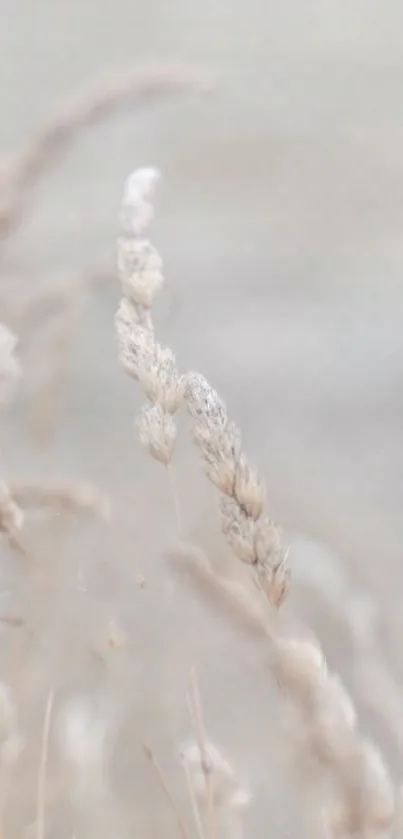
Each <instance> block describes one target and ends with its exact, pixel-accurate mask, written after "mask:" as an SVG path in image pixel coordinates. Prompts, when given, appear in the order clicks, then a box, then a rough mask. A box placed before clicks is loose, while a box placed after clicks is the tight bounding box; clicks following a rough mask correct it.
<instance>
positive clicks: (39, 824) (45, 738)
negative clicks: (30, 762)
mask: <svg viewBox="0 0 403 839" xmlns="http://www.w3.org/2000/svg"><path fill="white" fill-rule="evenodd" d="M53 699H54V691H53V690H51V691H50V693H49V695H48V699H47V703H46V710H45V719H44V723H43V732H42V745H41V759H40V763H39V775H38V791H37V803H36V839H44V835H45V791H46V766H47V762H48V752H49V734H50V723H51V718H52V709H53Z"/></svg>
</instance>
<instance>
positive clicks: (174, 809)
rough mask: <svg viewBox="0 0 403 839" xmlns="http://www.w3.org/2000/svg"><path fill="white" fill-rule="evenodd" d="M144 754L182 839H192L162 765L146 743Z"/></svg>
mask: <svg viewBox="0 0 403 839" xmlns="http://www.w3.org/2000/svg"><path fill="white" fill-rule="evenodd" d="M143 753H144V756H145V757H146V758H147V760H148V762H149V763H150V764H151V766H152V767H153V769H154V772H155V775H156V778H157V780H158V783H159V785H160V787H161V790H162V792H163V793H164V795H165V798H166V799H167V801H168V804H169V806H170V808H171V810H172V812H173V814H174V816H175V819H176V822H177V825H178V827H179V831H180V834H181V837H182V839H190V836H189V833H188V830H187V828H186V825H185V823H184V821H183V818H182V814H181V812H180V809H179V807H178V804H177V803H176V801H175V799H174V797H173V795H172V793H171V790H170V789H169V786H168V783H167V781H166V778H165V775H164V773H163V771H162V768H161V766H160V764H159V763H158V761H157V759H156V757H155V755H154V753H153V751H152V749H150V746H148V745H146V744H145V743H143Z"/></svg>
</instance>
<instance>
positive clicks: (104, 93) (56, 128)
mask: <svg viewBox="0 0 403 839" xmlns="http://www.w3.org/2000/svg"><path fill="white" fill-rule="evenodd" d="M210 84H211V81H210V79H209V78H208V76H207V75H206V73H203V72H201V71H198V70H194V69H192V68H190V67H186V66H181V65H178V64H169V63H167V64H162V65H161V66H150V67H135V68H134V69H129V70H127V71H126V72H125V73H123V74H122V75H120V76H116V77H115V78H112V79H106V80H105V81H101V82H100V83H98V84H96V85H94V86H92V87H91V88H90V89H89V90H86V91H84V92H83V93H81V94H79V95H78V96H76V97H75V99H73V100H72V101H71V102H69V103H67V105H65V106H64V107H63V108H62V110H61V111H60V113H58V114H56V116H55V117H53V118H52V119H50V120H49V122H48V123H47V124H45V125H44V126H43V128H42V129H41V130H40V131H39V133H38V135H37V137H36V138H35V139H34V140H33V141H32V143H31V145H30V147H29V148H28V149H27V150H26V151H25V152H23V153H20V154H17V155H15V156H14V157H11V158H10V159H9V161H7V160H6V161H5V163H4V166H3V170H2V172H1V179H0V195H1V205H0V235H2V236H5V235H6V234H9V233H11V232H12V231H14V230H16V228H17V227H18V226H19V224H20V222H21V220H22V218H23V216H24V214H25V212H26V210H27V208H28V206H29V199H30V196H31V193H32V191H33V189H34V187H35V185H36V183H37V182H38V180H39V179H40V178H41V177H42V176H43V175H44V174H45V173H46V172H47V170H48V169H49V167H50V166H51V165H52V164H53V163H54V161H55V160H57V159H58V158H59V157H60V155H61V154H62V153H64V152H65V151H66V149H68V147H69V146H70V144H71V142H72V141H73V140H74V139H75V138H76V136H77V134H78V133H79V132H80V131H81V130H83V129H85V128H87V127H89V126H90V125H94V124H96V123H98V122H99V121H100V120H103V119H105V118H106V117H108V116H109V115H110V114H111V113H113V112H114V111H115V110H117V109H118V108H120V107H122V106H125V105H126V104H131V103H132V102H142V101H150V100H152V99H154V98H156V97H159V96H164V95H171V94H177V93H181V92H186V91H188V90H195V89H196V90H200V91H204V90H208V89H209V87H210Z"/></svg>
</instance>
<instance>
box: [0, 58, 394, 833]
mask: <svg viewBox="0 0 403 839" xmlns="http://www.w3.org/2000/svg"><path fill="white" fill-rule="evenodd" d="M200 84H201V80H200V77H199V76H198V75H197V76H196V77H195V78H191V77H189V74H187V73H186V74H184V73H183V71H181V70H180V69H179V70H177V69H172V68H171V69H169V68H168V69H167V68H164V69H163V70H161V71H160V70H157V71H145V72H143V73H140V74H139V73H137V72H136V73H134V74H133V75H129V76H127V77H125V78H124V79H123V80H122V81H121V82H118V83H117V84H115V85H111V86H110V87H103V88H102V89H101V90H99V91H98V90H96V91H93V92H91V93H90V95H89V96H85V97H83V98H78V99H77V101H76V102H74V103H72V104H71V105H70V106H69V107H68V108H66V110H65V111H64V112H62V113H61V114H60V115H59V116H58V117H57V118H56V119H55V120H52V121H51V122H50V123H49V125H47V126H45V128H44V129H43V130H42V131H41V132H40V133H39V135H38V137H37V139H36V141H35V142H34V143H33V144H32V146H31V147H30V148H29V149H28V151H27V152H26V153H24V154H22V155H18V156H17V157H16V158H15V159H14V158H11V159H10V160H8V161H7V160H6V161H5V164H4V167H3V169H2V177H1V181H0V195H1V199H2V203H1V213H0V236H1V244H5V243H6V240H7V238H8V237H10V236H11V235H15V233H16V231H17V230H18V228H19V225H20V223H21V221H22V219H23V217H24V215H25V213H26V211H27V209H28V208H29V205H30V200H31V197H32V192H33V188H34V186H35V184H36V182H37V181H38V179H39V178H40V177H41V176H42V174H43V173H44V172H45V171H46V170H47V168H48V165H49V163H51V162H53V159H54V158H56V157H57V156H59V155H60V153H61V152H63V151H64V150H65V148H66V147H67V146H68V144H69V142H70V141H71V139H72V138H73V136H75V134H76V132H77V131H78V130H79V129H81V128H83V127H86V126H87V125H89V124H91V123H93V122H95V121H97V120H98V119H100V118H101V117H104V116H105V115H106V114H107V113H109V112H110V111H111V110H112V109H114V108H115V107H116V106H118V105H120V104H121V103H124V102H126V101H131V100H132V99H137V98H149V97H150V96H154V95H156V94H160V93H165V92H176V91H178V90H181V89H183V88H185V89H186V88H188V87H194V86H196V87H198V86H200ZM158 177H159V174H158V172H157V170H155V169H153V168H144V169H139V170H136V171H135V172H134V173H133V174H132V175H131V176H130V177H129V178H128V180H127V182H126V185H125V191H124V197H123V204H122V209H121V214H120V219H119V237H118V248H117V258H118V276H119V280H120V283H121V292H122V299H121V302H120V305H119V308H118V311H117V314H116V333H117V340H118V350H119V359H120V362H121V364H122V366H123V368H124V370H125V372H126V373H127V374H128V375H129V376H130V377H131V378H132V379H134V380H135V381H136V382H138V384H139V386H140V387H141V389H142V391H143V393H144V400H145V401H144V405H143V407H142V408H141V410H140V412H139V415H138V416H137V418H136V422H135V425H136V432H137V437H138V440H139V442H140V444H141V445H142V446H143V447H144V448H145V449H146V450H147V451H148V452H149V453H150V455H151V456H152V457H153V458H154V459H156V460H157V461H159V462H160V463H161V464H162V466H163V467H164V469H165V470H166V473H167V476H168V482H167V487H170V491H171V493H172V497H173V500H174V508H175V511H176V528H177V540H178V550H179V551H180V552H181V553H182V554H183V555H184V556H186V557H187V559H188V564H189V567H190V568H191V569H192V570H193V571H194V577H193V578H194V580H195V584H196V585H198V583H199V581H200V578H201V577H203V578H204V580H205V581H207V582H208V584H209V585H211V587H212V588H214V590H215V591H216V592H217V593H218V595H219V597H222V599H223V602H224V601H225V600H226V601H229V602H230V603H232V605H233V606H234V614H235V615H236V616H238V617H240V618H241V619H246V620H248V621H251V622H252V623H254V624H255V625H256V627H257V628H258V629H259V632H261V634H262V636H263V637H264V639H265V643H266V647H267V659H268V661H269V663H270V668H271V672H272V675H273V677H274V681H275V683H276V684H277V685H278V690H279V691H280V693H281V696H282V699H283V703H282V704H283V707H284V713H287V714H290V716H291V719H292V725H291V726H290V730H289V734H290V737H291V743H292V745H293V747H295V754H296V755H297V754H298V760H299V761H301V760H302V765H303V770H304V776H305V783H306V789H307V792H306V794H307V796H308V794H309V795H311V793H312V799H311V797H310V799H309V800H312V801H313V802H314V803H313V805H312V806H313V809H314V815H313V821H312V831H315V833H316V835H318V836H326V837H349V836H360V837H365V839H367V838H368V837H370V836H377V835H392V834H393V835H396V836H397V835H398V833H399V829H400V828H399V809H400V804H399V802H400V789H399V779H393V778H392V776H391V773H390V772H389V770H388V768H387V766H386V763H385V761H384V759H383V757H382V755H381V753H380V751H379V749H378V748H377V746H376V744H375V743H374V742H373V741H372V740H371V739H370V738H369V737H367V736H366V734H365V733H364V732H363V731H362V730H361V728H360V726H359V723H358V719H357V712H356V709H355V707H354V703H353V701H352V699H351V697H350V695H349V692H348V691H347V689H346V687H345V686H344V684H343V683H342V681H341V680H340V679H339V677H338V676H337V675H336V674H335V673H333V672H332V670H331V669H330V668H329V667H328V665H327V663H326V660H325V657H324V654H323V652H322V649H321V646H320V644H319V642H318V641H317V640H316V639H314V638H313V637H312V636H311V635H308V633H307V632H306V633H304V632H302V631H297V630H296V629H295V622H294V621H293V619H292V614H291V611H290V610H288V609H287V596H288V594H289V591H290V587H291V586H292V578H291V573H290V560H289V555H288V551H287V548H286V547H285V546H284V544H283V539H282V534H281V531H280V529H279V528H278V527H277V525H276V524H275V523H274V522H273V521H272V519H271V518H270V510H269V508H268V504H267V492H266V488H265V484H264V481H263V479H262V477H261V476H259V474H258V472H257V471H256V469H255V467H254V466H253V464H252V463H251V462H250V460H249V459H248V457H247V455H246V453H245V451H244V446H243V442H242V436H241V432H240V430H239V428H238V427H237V425H236V423H235V422H233V421H232V420H231V419H230V418H229V417H228V414H227V408H226V405H225V402H224V401H223V400H222V398H221V397H220V396H219V394H218V393H217V392H216V391H215V390H214V388H213V387H212V386H211V385H210V384H209V382H208V381H207V380H206V379H205V378H204V376H203V375H201V374H200V373H196V372H185V373H184V372H181V371H180V369H179V367H178V364H177V360H176V357H175V355H174V353H173V352H172V350H171V349H170V348H168V347H164V346H163V345H161V344H160V343H159V342H158V340H157V337H156V335H155V331H154V323H153V318H152V307H153V304H154V301H155V299H156V297H157V295H158V294H159V292H160V291H161V289H162V287H163V283H164V272H163V263H162V259H161V257H160V255H159V253H158V251H157V249H156V248H155V246H154V245H153V243H152V242H151V241H150V239H149V237H148V229H149V226H150V223H151V220H152V216H153V206H152V198H153V193H154V189H155V186H156V183H157V181H158ZM109 276H110V270H109V268H108V267H106V268H103V267H102V266H101V267H100V268H98V267H97V268H93V269H89V270H84V271H83V272H82V273H80V275H79V276H76V277H74V278H73V280H72V278H71V277H67V278H66V283H65V284H62V287H58V288H57V289H55V290H52V287H51V284H49V283H46V284H45V287H39V289H35V291H34V292H32V291H31V290H30V291H29V293H27V295H26V296H24V295H23V296H22V297H21V298H19V299H18V301H17V305H15V298H13V297H12V298H11V299H8V298H7V293H6V292H5V298H4V304H3V321H4V325H2V326H1V329H0V406H1V409H2V410H3V411H4V410H5V409H6V408H7V406H8V405H9V403H10V402H11V401H12V400H13V398H14V397H15V394H16V392H17V389H18V386H19V383H20V378H21V367H20V363H19V361H18V359H17V354H16V346H17V339H16V337H15V336H14V332H12V331H11V328H13V329H14V330H15V331H16V332H18V333H20V332H21V336H22V340H24V335H25V334H27V333H29V332H30V329H31V327H32V326H36V325H37V324H38V323H39V324H41V329H44V330H45V332H46V333H47V334H48V336H49V340H48V343H47V344H46V343H45V346H46V355H47V357H48V359H49V363H47V364H44V365H43V368H44V369H43V370H41V372H40V376H41V381H40V384H39V387H38V391H37V392H35V393H34V401H35V410H36V413H37V416H39V415H41V416H42V419H45V420H46V421H48V420H49V418H50V417H53V408H52V400H55V399H56V401H57V400H58V399H59V398H60V392H59V388H60V383H61V382H62V381H63V370H64V368H65V364H66V356H67V354H68V350H69V347H70V344H71V341H72V339H73V337H74V330H75V328H76V324H77V318H78V316H79V315H80V312H81V310H82V305H83V301H85V299H86V296H87V295H88V293H89V292H90V291H91V290H92V289H96V288H98V287H99V281H100V280H101V281H102V282H103V281H104V280H105V278H106V279H107V280H108V281H109ZM3 287H4V288H5V289H6V285H4V286H3ZM6 324H7V325H6ZM180 410H184V411H185V412H186V414H187V420H188V428H189V432H190V436H191V439H192V441H193V443H194V445H195V447H196V449H197V452H198V455H199V457H200V460H201V464H202V467H203V470H204V472H205V474H206V477H207V479H208V481H209V482H210V484H211V485H212V491H213V492H214V494H215V498H216V502H217V510H218V513H219V519H220V523H221V529H222V533H223V534H224V537H225V539H226V541H227V545H228V548H229V550H230V552H231V553H232V555H233V557H234V559H236V560H237V561H239V563H241V564H242V568H243V572H245V571H246V572H247V574H249V579H250V583H251V584H250V585H249V586H248V585H247V584H246V583H245V584H244V583H243V582H241V580H242V579H243V577H242V574H241V575H240V577H239V580H235V579H234V578H226V577H225V576H222V575H220V574H218V573H217V571H216V570H215V565H214V557H213V556H212V557H208V556H207V555H206V554H205V553H204V552H203V551H202V550H201V548H199V547H198V546H196V545H193V544H188V543H187V542H186V541H185V532H186V526H185V524H184V522H183V516H182V513H181V502H180V498H179V497H178V492H177V490H176V486H175V478H174V474H173V468H172V463H173V459H174V455H175V450H176V446H177V443H178V425H177V414H178V412H179V411H180ZM38 412H39V413H38ZM0 486H1V489H0V528H1V531H2V533H3V536H4V539H5V540H7V542H8V545H9V546H10V548H11V549H12V550H13V551H15V552H16V554H17V555H19V559H20V560H21V561H26V560H27V559H28V560H29V555H30V548H29V544H28V545H27V544H26V541H25V539H24V532H25V528H24V522H25V520H26V517H27V516H29V514H30V511H32V510H38V509H40V510H42V511H43V510H45V511H46V514H47V515H50V516H52V515H55V514H59V513H60V511H61V510H73V511H81V512H82V511H84V512H85V511H92V512H95V513H96V514H97V515H99V516H101V517H103V518H107V516H108V515H109V506H108V502H107V499H105V498H104V497H103V495H102V494H101V493H99V492H98V491H97V490H96V489H95V488H93V487H91V486H89V485H87V484H86V483H85V482H77V483H73V484H71V483H66V482H63V481H60V480H57V481H56V480H55V481H54V482H51V483H50V484H48V485H45V484H44V483H43V482H41V481H28V480H26V481H25V480H20V481H13V480H8V479H7V478H6V475H5V473H4V475H3V476H2V479H1V485H0ZM240 568H241V566H240ZM243 572H242V573H243ZM8 617H9V619H10V621H12V620H13V616H8ZM2 619H4V620H7V615H4V616H3V618H2ZM14 619H15V620H16V621H17V623H18V617H16V618H14ZM109 630H110V635H109V641H110V645H111V646H113V647H119V645H120V643H124V638H123V636H122V635H121V633H120V629H119V627H118V626H110V628H109ZM367 653H368V658H369V659H370V658H371V655H370V652H369V651H368V650H367ZM377 673H378V676H379V679H380V680H381V681H382V682H383V683H384V682H385V679H386V678H387V673H386V671H385V672H383V671H381V670H380V669H379V667H378V670H377ZM201 693H202V691H201V690H200V688H199V684H198V676H197V673H196V670H192V672H191V674H190V679H189V692H188V696H187V703H188V708H189V715H190V724H191V729H192V737H191V738H190V739H189V740H188V741H186V742H185V743H184V745H183V746H182V747H181V750H180V762H181V764H182V767H183V772H184V782H185V784H186V789H187V794H188V802H189V811H190V814H191V816H192V822H191V825H192V826H191V827H189V825H188V821H189V819H188V816H187V814H186V813H185V814H183V813H182V808H181V806H180V805H179V804H178V803H177V801H176V798H175V797H174V794H173V792H172V790H171V787H170V783H169V782H168V781H167V779H166V776H165V774H164V772H163V770H162V768H161V766H160V763H159V760H158V757H157V756H156V755H155V754H154V751H153V749H152V747H151V746H150V745H148V744H144V755H145V757H146V759H147V760H148V761H149V762H150V763H151V765H152V767H153V769H154V771H155V774H156V778H157V780H158V782H159V784H160V786H161V790H162V793H163V794H164V795H165V796H166V798H167V800H168V802H169V806H170V807H171V810H172V816H173V819H174V820H175V822H176V824H177V827H178V831H179V833H180V835H181V837H182V839H184V837H186V839H189V837H190V836H192V837H193V836H197V837H198V839H218V837H228V839H234V837H238V836H241V835H242V832H243V831H244V830H245V825H246V823H247V808H248V807H251V806H252V789H249V788H248V786H247V785H246V784H244V783H243V782H241V781H240V780H239V778H238V773H237V772H235V770H234V768H233V767H232V765H231V763H230V762H229V761H228V760H227V758H226V757H224V756H223V755H222V754H221V752H220V750H219V749H218V748H217V747H216V745H215V744H214V743H213V742H211V740H210V738H209V736H208V734H207V730H206V724H205V719H204V712H203V707H202V700H201ZM55 702H57V696H55V694H54V692H53V690H51V691H50V692H49V696H48V701H47V705H46V709H45V718H44V725H43V732H42V739H41V749H40V756H39V761H38V776H37V791H36V818H35V825H34V828H35V833H36V836H37V837H38V839H44V836H46V834H47V823H46V811H47V799H48V794H47V790H48V785H49V778H48V776H47V763H48V754H49V749H50V748H51V743H52V738H53V732H52V715H53V709H54V705H55ZM17 705H18V696H15V697H14V696H12V695H11V692H10V690H9V689H8V688H7V687H6V686H5V685H3V686H1V690H0V728H1V749H0V760H1V779H2V782H1V785H0V814H1V818H2V821H3V826H2V831H3V833H4V835H5V836H7V829H6V825H7V818H6V814H7V798H8V794H9V789H10V779H11V777H12V773H13V772H14V770H15V766H16V765H17V764H18V761H19V759H20V755H21V753H22V752H23V751H24V748H25V743H24V736H23V735H24V732H23V731H22V730H20V722H19V719H18V713H17V710H18V708H17ZM62 729H63V730H62V734H61V737H62V743H63V750H64V756H65V760H66V763H69V765H71V766H73V767H75V769H74V772H75V775H74V777H75V783H76V786H75V795H76V796H77V800H79V801H80V807H83V806H85V803H88V804H89V806H90V803H91V802H90V790H92V789H93V785H94V783H95V777H96V776H97V772H98V771H99V768H100V766H101V765H102V764H103V760H104V747H105V736H106V735H105V730H104V727H103V724H102V720H99V719H97V718H96V717H95V716H93V715H92V713H91V709H90V708H89V707H88V706H87V705H86V704H85V703H84V704H83V703H78V704H77V703H76V704H74V703H72V704H71V706H68V708H67V711H66V714H65V719H64V721H63V726H62ZM59 734H60V732H59ZM97 777H98V776H97ZM103 782H104V779H103V776H102V772H100V773H99V777H98V783H99V788H100V789H101V790H102V794H105V795H106V792H105V790H104V786H103ZM73 835H75V830H73Z"/></svg>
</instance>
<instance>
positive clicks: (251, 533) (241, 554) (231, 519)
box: [220, 496, 256, 565]
mask: <svg viewBox="0 0 403 839" xmlns="http://www.w3.org/2000/svg"><path fill="white" fill-rule="evenodd" d="M220 510H221V529H222V532H223V533H224V536H225V537H226V539H227V542H228V544H229V546H230V548H231V549H232V550H233V551H234V554H236V556H237V557H238V559H240V560H241V561H242V562H245V563H247V564H248V565H254V564H255V563H256V554H255V543H254V538H255V523H254V521H253V519H250V518H249V517H248V516H246V515H245V513H244V512H243V511H242V510H241V508H240V506H239V504H237V502H236V501H235V500H234V499H233V498H227V497H226V496H224V497H223V498H222V499H221V501H220Z"/></svg>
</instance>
